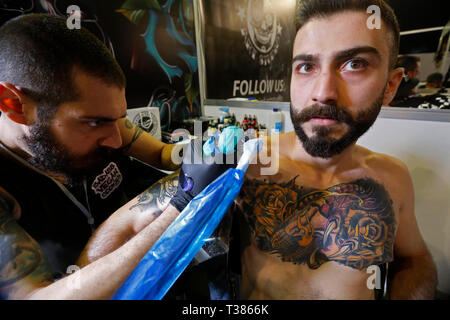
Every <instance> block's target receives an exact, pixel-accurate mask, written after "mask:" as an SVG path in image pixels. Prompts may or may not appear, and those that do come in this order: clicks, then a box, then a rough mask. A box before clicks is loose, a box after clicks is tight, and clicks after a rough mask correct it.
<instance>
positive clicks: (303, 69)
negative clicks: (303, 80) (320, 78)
mask: <svg viewBox="0 0 450 320" xmlns="http://www.w3.org/2000/svg"><path fill="white" fill-rule="evenodd" d="M313 70H314V67H313V65H312V64H309V63H303V64H299V65H298V66H297V72H298V73H304V74H305V73H311V72H312V71H313Z"/></svg>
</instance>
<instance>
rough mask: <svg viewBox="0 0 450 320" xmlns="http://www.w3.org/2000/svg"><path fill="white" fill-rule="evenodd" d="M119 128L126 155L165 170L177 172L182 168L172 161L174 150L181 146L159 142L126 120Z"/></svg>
mask: <svg viewBox="0 0 450 320" xmlns="http://www.w3.org/2000/svg"><path fill="white" fill-rule="evenodd" d="M119 128H120V133H121V136H122V147H121V149H122V150H123V152H124V153H125V154H127V155H129V156H132V157H134V158H137V159H139V160H141V161H143V162H145V163H148V164H150V165H152V166H155V167H157V168H160V169H163V170H176V169H177V168H178V167H179V166H180V165H179V164H175V163H174V162H173V161H172V157H171V155H172V151H173V149H174V148H181V146H178V145H176V144H166V143H163V142H161V141H159V140H158V139H156V138H154V137H153V136H152V135H150V134H149V133H147V132H145V131H144V130H142V129H141V128H139V127H137V126H135V125H134V124H132V123H131V122H130V121H129V120H128V119H126V118H124V119H120V120H119Z"/></svg>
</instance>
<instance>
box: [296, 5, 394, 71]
mask: <svg viewBox="0 0 450 320" xmlns="http://www.w3.org/2000/svg"><path fill="white" fill-rule="evenodd" d="M372 5H376V6H378V7H379V8H380V11H381V19H382V21H383V22H384V23H385V24H386V26H387V27H388V29H389V30H390V31H391V36H392V39H391V44H390V48H391V51H390V57H389V68H390V69H393V68H394V66H395V62H396V61H397V56H398V51H399V46H400V26H399V24H398V20H397V17H396V16H395V13H394V11H393V10H392V8H391V7H390V6H389V5H388V4H387V3H386V2H385V1H383V0H298V1H297V14H296V29H297V31H298V30H299V29H301V28H302V27H303V26H304V25H305V24H306V23H307V22H308V21H310V20H311V19H313V18H325V17H328V16H331V15H333V14H336V13H340V12H344V11H352V10H353V11H364V12H367V8H368V7H369V6H372ZM355 32H357V31H355Z"/></svg>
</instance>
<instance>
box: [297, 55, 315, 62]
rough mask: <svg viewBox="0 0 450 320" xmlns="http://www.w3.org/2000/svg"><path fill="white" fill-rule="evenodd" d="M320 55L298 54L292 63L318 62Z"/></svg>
mask: <svg viewBox="0 0 450 320" xmlns="http://www.w3.org/2000/svg"><path fill="white" fill-rule="evenodd" d="M318 60H319V57H318V56H317V55H313V54H298V55H296V56H295V57H294V59H292V63H294V62H295V61H306V62H317V61H318Z"/></svg>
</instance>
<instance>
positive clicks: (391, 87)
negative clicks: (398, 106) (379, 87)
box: [383, 68, 403, 106]
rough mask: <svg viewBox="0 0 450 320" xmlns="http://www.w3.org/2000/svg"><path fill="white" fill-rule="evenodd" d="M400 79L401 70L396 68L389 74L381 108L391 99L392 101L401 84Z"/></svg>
mask: <svg viewBox="0 0 450 320" xmlns="http://www.w3.org/2000/svg"><path fill="white" fill-rule="evenodd" d="M402 78H403V68H396V69H394V70H392V71H391V72H390V74H389V79H388V83H387V85H386V89H385V90H384V99H383V106H387V105H389V103H391V101H392V99H394V97H395V94H396V93H397V89H398V87H399V85H400V83H401V82H402Z"/></svg>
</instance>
